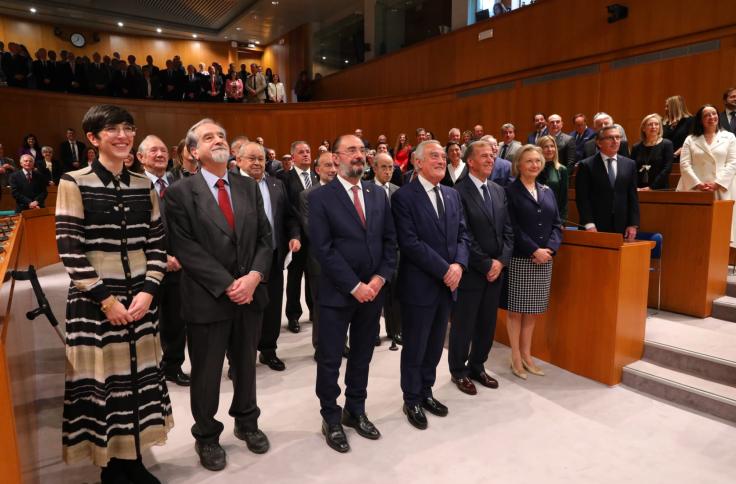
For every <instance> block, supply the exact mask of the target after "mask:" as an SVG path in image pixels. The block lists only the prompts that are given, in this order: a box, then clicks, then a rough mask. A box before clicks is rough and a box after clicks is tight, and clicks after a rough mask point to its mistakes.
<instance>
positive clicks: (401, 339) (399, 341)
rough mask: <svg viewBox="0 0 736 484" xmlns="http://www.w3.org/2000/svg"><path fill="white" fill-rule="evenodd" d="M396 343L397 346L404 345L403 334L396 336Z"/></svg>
mask: <svg viewBox="0 0 736 484" xmlns="http://www.w3.org/2000/svg"><path fill="white" fill-rule="evenodd" d="M394 341H396V344H397V345H403V344H404V339H403V338H402V337H401V333H399V334H395V335H394Z"/></svg>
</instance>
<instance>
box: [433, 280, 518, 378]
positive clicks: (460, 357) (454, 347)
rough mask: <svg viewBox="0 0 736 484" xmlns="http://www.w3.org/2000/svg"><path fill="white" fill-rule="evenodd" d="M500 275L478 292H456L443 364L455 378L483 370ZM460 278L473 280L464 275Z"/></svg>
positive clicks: (493, 330)
mask: <svg viewBox="0 0 736 484" xmlns="http://www.w3.org/2000/svg"><path fill="white" fill-rule="evenodd" d="M504 275H505V274H504V273H503V272H502V273H501V275H500V276H499V278H498V279H496V280H495V281H494V282H487V281H486V283H485V285H484V286H483V287H482V288H481V289H472V290H471V289H458V291H457V302H456V303H455V304H454V305H453V308H452V316H451V318H450V320H451V321H452V323H451V324H450V342H449V347H448V355H447V362H448V363H449V365H450V373H451V374H452V376H454V377H455V378H464V377H467V376H469V375H478V374H479V373H481V372H483V371H485V368H484V366H483V365H484V364H485V362H486V361H487V360H488V353H490V351H491V346H492V345H493V335H494V334H495V332H496V315H497V313H498V300H499V298H500V296H501V288H502V287H503V278H504ZM463 277H476V275H475V274H465V275H464V276H463ZM471 343H472V344H471Z"/></svg>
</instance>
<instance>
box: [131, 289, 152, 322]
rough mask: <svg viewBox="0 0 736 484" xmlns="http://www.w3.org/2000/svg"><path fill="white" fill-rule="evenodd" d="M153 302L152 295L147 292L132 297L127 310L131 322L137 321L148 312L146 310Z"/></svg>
mask: <svg viewBox="0 0 736 484" xmlns="http://www.w3.org/2000/svg"><path fill="white" fill-rule="evenodd" d="M151 302H153V295H152V294H149V293H147V292H139V293H138V294H136V295H135V296H134V297H133V301H132V302H131V303H130V307H129V308H128V314H129V315H130V317H131V318H132V320H133V321H139V320H140V319H141V318H142V317H143V316H145V315H146V312H148V308H149V307H150V306H151Z"/></svg>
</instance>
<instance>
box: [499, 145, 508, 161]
mask: <svg viewBox="0 0 736 484" xmlns="http://www.w3.org/2000/svg"><path fill="white" fill-rule="evenodd" d="M508 150H509V145H507V144H504V145H503V149H502V150H501V158H503V159H504V160H505V159H506V152H507V151H508Z"/></svg>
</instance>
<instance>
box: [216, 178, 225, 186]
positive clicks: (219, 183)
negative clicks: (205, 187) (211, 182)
mask: <svg viewBox="0 0 736 484" xmlns="http://www.w3.org/2000/svg"><path fill="white" fill-rule="evenodd" d="M215 186H216V187H217V188H224V187H225V180H223V179H222V178H220V179H219V180H217V182H216V183H215Z"/></svg>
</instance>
